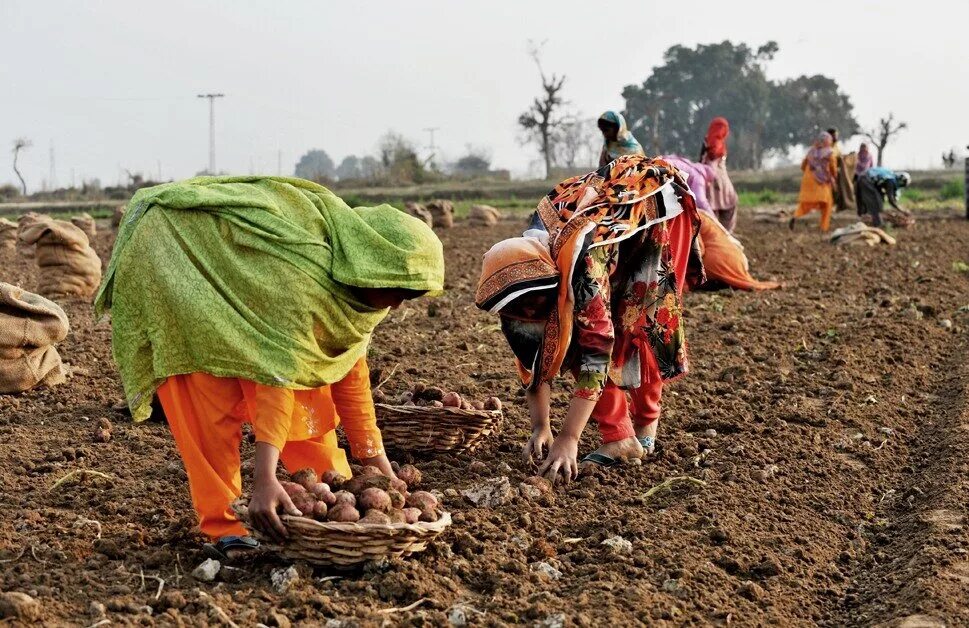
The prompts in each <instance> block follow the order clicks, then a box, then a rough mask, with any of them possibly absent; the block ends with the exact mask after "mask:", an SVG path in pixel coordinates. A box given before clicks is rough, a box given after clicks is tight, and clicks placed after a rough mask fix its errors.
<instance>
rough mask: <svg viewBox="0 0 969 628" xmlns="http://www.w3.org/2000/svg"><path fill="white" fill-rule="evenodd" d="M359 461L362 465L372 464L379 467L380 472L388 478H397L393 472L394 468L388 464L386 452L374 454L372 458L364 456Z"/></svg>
mask: <svg viewBox="0 0 969 628" xmlns="http://www.w3.org/2000/svg"><path fill="white" fill-rule="evenodd" d="M360 462H362V463H363V465H364V466H372V467H377V468H378V469H380V472H381V473H383V474H384V475H386V476H387V477H388V478H393V479H397V474H396V473H394V468H393V467H391V466H390V460H388V459H387V454H380V455H379V456H374V457H373V458H364V459H363V460H361V461H360Z"/></svg>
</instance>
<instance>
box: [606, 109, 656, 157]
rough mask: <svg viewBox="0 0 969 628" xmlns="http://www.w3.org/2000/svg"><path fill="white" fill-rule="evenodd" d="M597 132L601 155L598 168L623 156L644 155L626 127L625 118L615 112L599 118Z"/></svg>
mask: <svg viewBox="0 0 969 628" xmlns="http://www.w3.org/2000/svg"><path fill="white" fill-rule="evenodd" d="M598 126H599V131H601V132H602V139H603V140H604V143H603V145H602V153H601V154H600V155H599V167H600V168H601V167H602V166H605V165H606V164H607V163H609V162H610V161H613V160H614V159H616V158H618V157H622V156H623V155H645V154H646V153H645V152H643V147H642V146H640V144H639V142H638V141H637V140H636V138H635V137H633V134H632V131H630V130H629V128H628V127H627V126H626V118H624V117H623V115H622V114H621V113H619V112H617V111H607V112H605V113H604V114H602V115H601V116H599V122H598Z"/></svg>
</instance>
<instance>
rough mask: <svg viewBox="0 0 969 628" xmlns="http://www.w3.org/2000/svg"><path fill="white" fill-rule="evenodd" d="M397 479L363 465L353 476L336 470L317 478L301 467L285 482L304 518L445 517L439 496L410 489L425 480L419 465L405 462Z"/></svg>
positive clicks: (409, 519)
mask: <svg viewBox="0 0 969 628" xmlns="http://www.w3.org/2000/svg"><path fill="white" fill-rule="evenodd" d="M396 473H397V478H396V479H391V478H389V477H387V476H385V475H383V474H381V473H380V469H378V468H377V467H371V466H367V467H363V469H362V470H361V471H360V473H359V474H358V475H356V476H354V477H353V478H352V479H349V480H348V479H346V478H345V477H343V476H342V475H341V474H340V473H338V472H336V471H327V472H326V473H324V474H323V476H322V477H317V475H316V471H314V470H313V469H301V470H299V471H297V472H296V473H294V474H293V475H292V481H291V482H281V484H282V485H283V488H284V489H285V490H286V493H287V494H288V495H289V497H290V499H291V500H293V505H294V506H296V508H297V509H299V511H300V512H301V513H303V516H304V517H308V518H312V519H316V520H317V521H333V522H337V523H354V522H359V523H372V524H388V523H417V522H418V521H426V522H433V521H437V520H438V519H439V518H440V516H441V506H440V504H439V503H438V501H437V498H436V497H435V496H434V495H432V494H431V493H428V492H427V491H414V492H413V493H412V492H410V490H409V489H410V488H415V487H417V486H418V485H420V483H421V472H420V471H419V470H418V469H417V467H415V466H413V465H409V464H405V465H403V466H401V467H399V468H398V469H396Z"/></svg>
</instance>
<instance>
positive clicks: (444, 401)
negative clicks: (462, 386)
mask: <svg viewBox="0 0 969 628" xmlns="http://www.w3.org/2000/svg"><path fill="white" fill-rule="evenodd" d="M373 400H374V402H376V403H386V404H391V405H398V406H429V407H432V408H460V409H461V410H501V399H498V397H488V398H487V399H485V400H484V401H469V400H467V399H463V398H462V397H461V395H459V394H458V393H456V392H453V391H452V392H446V391H445V390H444V389H443V388H439V387H438V386H428V385H426V384H423V383H420V382H418V383H416V384H414V387H413V388H412V389H411V390H405V391H404V392H402V393H400V395H398V396H397V397H396V398H388V397H387V395H386V394H385V393H384V392H383V391H381V390H374V391H373Z"/></svg>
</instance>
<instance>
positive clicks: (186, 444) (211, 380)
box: [158, 373, 350, 539]
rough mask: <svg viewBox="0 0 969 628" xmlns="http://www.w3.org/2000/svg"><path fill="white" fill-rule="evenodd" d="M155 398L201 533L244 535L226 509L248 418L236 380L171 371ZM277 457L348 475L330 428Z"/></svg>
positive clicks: (236, 487) (237, 491) (237, 481)
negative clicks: (182, 467) (185, 477)
mask: <svg viewBox="0 0 969 628" xmlns="http://www.w3.org/2000/svg"><path fill="white" fill-rule="evenodd" d="M158 398H159V400H160V401H161V404H162V408H163V409H164V410H165V416H166V417H167V418H168V424H169V426H170V427H171V430H172V436H174V438H175V444H176V445H177V447H178V451H179V453H180V454H181V456H182V462H183V463H184V464H185V472H186V474H187V475H188V485H189V491H190V492H191V494H192V505H193V506H194V507H195V512H196V513H197V514H198V518H199V528H200V529H201V530H202V533H203V534H205V535H207V536H208V537H210V538H212V539H218V538H220V537H223V536H229V535H238V536H244V535H246V534H248V532H247V531H246V529H245V528H244V527H243V526H242V524H241V523H240V522H239V520H238V519H237V518H236V516H235V513H233V512H232V509H231V508H230V504H232V502H233V501H234V500H236V499H238V498H239V497H240V496H241V495H242V473H241V458H240V452H239V447H240V445H241V444H242V424H243V423H248V422H250V419H249V412H248V409H247V407H246V403H245V399H244V396H243V392H242V385H241V383H240V380H237V379H232V378H221V377H214V376H212V375H208V374H206V373H191V374H189V375H175V376H173V377H169V378H168V379H167V380H166V381H165V383H164V384H162V385H161V387H160V388H159V389H158ZM280 458H281V459H282V462H283V464H284V465H286V468H287V469H289V470H291V471H295V470H298V469H303V468H306V467H312V468H314V469H316V472H317V473H321V474H322V473H323V472H325V471H328V470H330V469H336V470H337V471H339V472H340V473H342V474H343V475H345V476H347V477H349V476H350V465H349V462H348V461H347V456H346V453H345V452H344V451H343V450H342V449H341V448H340V447H339V445H338V444H337V438H336V431H335V430H330V431H329V432H327V433H325V434H323V435H322V436H320V437H317V438H311V439H308V440H299V441H288V442H287V443H286V444H285V446H284V447H283V449H282V451H281V452H280Z"/></svg>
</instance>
